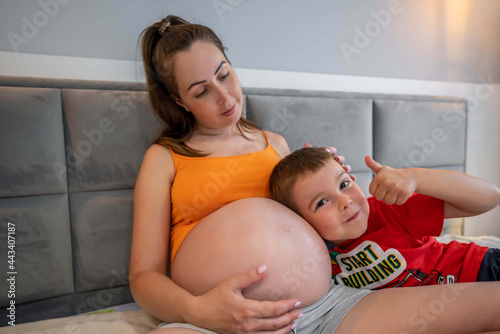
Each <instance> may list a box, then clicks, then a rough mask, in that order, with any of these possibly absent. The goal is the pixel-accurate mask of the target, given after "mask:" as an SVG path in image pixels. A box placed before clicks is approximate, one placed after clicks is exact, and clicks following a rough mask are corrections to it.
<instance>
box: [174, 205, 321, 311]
mask: <svg viewBox="0 0 500 334" xmlns="http://www.w3.org/2000/svg"><path fill="white" fill-rule="evenodd" d="M263 264H265V265H267V276H266V277H265V279H264V280H262V281H261V282H258V283H256V284H255V285H252V286H251V287H249V288H247V289H245V290H243V294H244V296H245V297H247V298H251V299H256V300H281V299H287V298H297V299H298V300H300V301H301V302H302V305H301V307H305V306H308V305H311V304H313V303H315V302H316V301H318V300H319V299H320V298H321V297H322V296H323V295H324V294H325V293H326V291H327V290H328V287H329V286H330V280H331V262H330V257H329V254H328V251H327V249H326V246H325V243H324V242H323V240H322V239H321V237H320V236H319V235H318V234H317V232H316V231H315V230H314V228H313V227H312V226H311V225H309V224H308V223H307V222H306V221H305V220H304V219H302V218H301V217H300V216H298V215H297V214H295V213H294V212H292V211H291V210H289V209H288V208H286V207H284V206H283V205H281V204H279V203H277V202H275V201H272V200H270V199H266V198H247V199H242V200H238V201H235V202H233V203H230V204H228V205H226V206H224V207H223V208H221V209H219V210H217V211H215V212H214V213H212V214H211V215H209V216H207V217H206V218H205V219H204V220H203V221H201V222H200V223H199V224H198V225H197V226H196V227H194V228H193V229H192V230H191V232H190V233H189V234H188V236H187V237H186V239H185V240H184V242H183V243H182V245H181V246H180V248H179V250H178V251H177V255H176V257H175V259H174V262H173V265H172V271H171V272H172V279H173V280H174V281H175V282H176V283H177V284H178V285H179V286H181V287H183V288H184V289H186V290H187V291H189V292H190V293H192V294H194V295H201V294H204V293H206V292H207V291H209V290H210V289H212V288H213V287H215V286H217V285H218V284H220V283H222V282H223V281H225V280H226V279H227V278H229V277H231V276H234V275H238V274H242V273H245V272H247V271H249V270H252V269H257V268H258V267H259V266H261V265H263Z"/></svg>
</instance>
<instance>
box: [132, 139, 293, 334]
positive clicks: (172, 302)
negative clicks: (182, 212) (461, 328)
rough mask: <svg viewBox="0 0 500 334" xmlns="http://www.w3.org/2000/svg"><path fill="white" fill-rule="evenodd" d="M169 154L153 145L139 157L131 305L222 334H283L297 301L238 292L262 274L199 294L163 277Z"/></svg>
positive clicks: (240, 277) (245, 276) (170, 170)
mask: <svg viewBox="0 0 500 334" xmlns="http://www.w3.org/2000/svg"><path fill="white" fill-rule="evenodd" d="M173 177H174V168H173V160H172V155H171V154H170V152H169V151H168V150H167V149H165V148H164V147H161V146H159V145H153V146H152V147H151V148H150V149H149V150H148V151H147V152H146V155H145V157H144V161H143V164H142V166H141V170H140V172H139V176H138V178H137V182H136V187H135V191H134V230H133V238H132V252H131V259H130V270H129V283H130V289H131V291H132V295H133V296H134V299H135V300H136V302H137V303H138V304H139V305H140V306H141V307H142V308H143V309H144V310H146V311H147V312H148V313H150V314H151V315H153V316H155V317H157V318H159V319H161V320H165V321H169V322H187V323H191V324H193V325H196V326H200V327H205V328H208V329H211V330H214V331H218V332H221V333H228V332H234V331H235V330H236V329H238V330H240V331H242V332H248V333H251V332H254V331H259V330H267V331H269V333H276V334H281V333H288V332H289V331H290V328H291V326H292V325H293V322H294V320H295V319H296V318H297V316H298V315H299V314H300V311H299V310H296V309H295V308H296V306H295V303H296V302H297V300H285V301H279V302H258V301H253V300H248V299H245V298H244V297H243V296H242V293H241V290H243V289H244V288H246V287H248V286H250V285H252V284H254V283H256V282H258V281H260V280H262V279H264V278H265V276H266V271H265V270H264V271H262V270H261V272H258V271H257V269H256V270H252V271H250V272H247V273H243V274H241V275H238V276H235V277H231V278H229V279H228V280H226V281H225V282H224V283H222V284H221V285H219V286H218V287H216V288H214V289H212V290H211V291H209V292H208V293H207V294H205V295H202V296H193V295H192V294H190V293H189V292H187V291H186V290H184V289H182V288H181V287H179V286H178V285H177V284H175V282H173V281H172V280H171V279H170V278H169V277H168V276H166V270H167V261H168V245H169V232H170V217H171V214H170V210H171V208H170V188H171V185H172V181H173Z"/></svg>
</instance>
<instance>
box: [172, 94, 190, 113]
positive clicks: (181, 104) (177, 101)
mask: <svg viewBox="0 0 500 334" xmlns="http://www.w3.org/2000/svg"><path fill="white" fill-rule="evenodd" d="M170 97H171V98H172V100H174V101H175V103H177V104H178V105H180V106H181V107H183V108H184V109H185V110H186V111H187V112H190V110H189V109H188V107H186V105H185V104H184V103H182V101H181V100H180V99H178V98H177V97H175V96H173V95H172V94H170Z"/></svg>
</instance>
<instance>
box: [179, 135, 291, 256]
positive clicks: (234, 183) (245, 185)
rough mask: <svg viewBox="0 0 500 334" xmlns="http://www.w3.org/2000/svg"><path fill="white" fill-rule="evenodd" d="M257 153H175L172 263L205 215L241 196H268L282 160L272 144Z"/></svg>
mask: <svg viewBox="0 0 500 334" xmlns="http://www.w3.org/2000/svg"><path fill="white" fill-rule="evenodd" d="M263 133H264V136H265V138H266V141H267V147H266V148H265V149H264V150H262V151H258V152H254V153H248V154H243V155H237V156H230V157H186V156H183V155H179V154H176V153H174V152H173V151H172V150H170V152H171V153H172V157H173V160H174V166H175V178H174V182H173V184H172V189H171V193H170V195H171V196H170V198H171V205H172V228H171V231H170V245H171V246H170V247H171V252H172V253H171V262H173V260H174V257H175V254H176V253H177V250H178V249H179V247H180V245H181V243H182V241H183V240H184V238H186V236H187V235H188V233H189V231H191V229H192V228H193V227H195V226H196V224H198V223H199V222H200V221H201V220H202V219H203V218H204V217H206V216H207V215H209V214H210V213H212V212H214V211H215V210H217V209H219V208H221V207H223V206H224V205H226V204H228V203H231V202H233V201H236V200H238V199H242V198H248V197H267V198H269V190H268V179H269V176H270V174H271V171H272V169H273V167H274V166H275V165H276V164H277V163H278V161H279V160H280V159H281V158H280V156H279V155H278V153H277V152H276V151H275V150H274V148H273V147H272V146H271V145H270V144H269V140H268V139H267V135H266V133H265V132H264V131H263Z"/></svg>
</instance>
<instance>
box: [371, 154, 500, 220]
mask: <svg viewBox="0 0 500 334" xmlns="http://www.w3.org/2000/svg"><path fill="white" fill-rule="evenodd" d="M365 160H366V164H367V166H368V167H370V169H372V171H373V172H375V174H376V176H375V178H374V179H373V181H372V183H371V184H370V194H372V195H374V196H375V198H376V199H377V200H379V201H381V200H384V201H385V202H386V203H387V204H394V203H396V204H403V203H404V202H405V201H406V200H407V199H408V198H409V197H410V196H411V195H412V194H413V193H414V192H416V193H419V194H423V195H428V196H432V197H435V198H439V199H442V200H443V201H444V202H445V205H444V216H445V218H456V217H468V216H474V215H479V214H481V213H484V212H487V211H489V210H491V209H493V208H494V207H495V206H497V205H498V203H500V190H499V189H498V187H497V186H495V185H494V184H493V183H491V182H489V181H486V180H482V179H479V178H477V177H473V176H470V175H467V174H464V173H459V172H455V171H447V170H436V169H426V168H403V169H393V168H391V167H388V166H382V165H380V164H379V163H378V162H376V161H375V160H373V159H372V158H371V157H369V156H367V157H366V158H365Z"/></svg>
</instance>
